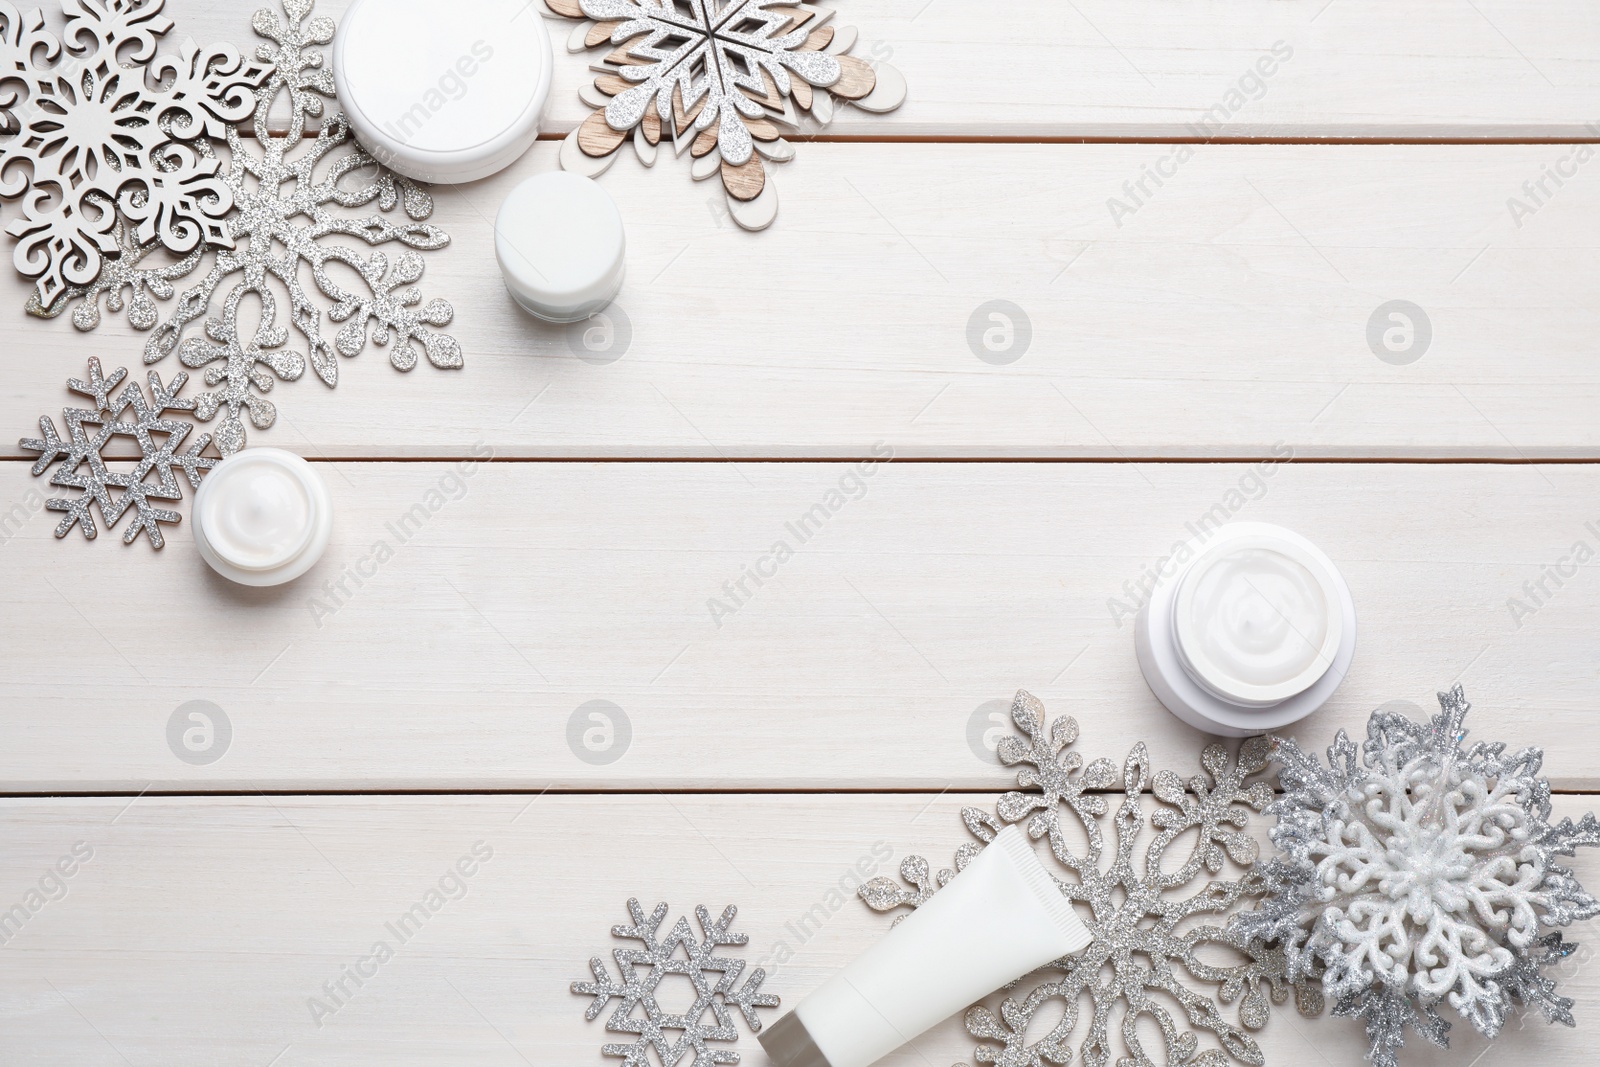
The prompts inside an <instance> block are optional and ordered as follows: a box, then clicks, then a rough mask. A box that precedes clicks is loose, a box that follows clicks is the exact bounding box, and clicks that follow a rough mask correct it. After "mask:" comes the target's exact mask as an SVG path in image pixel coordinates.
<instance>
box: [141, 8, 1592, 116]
mask: <svg viewBox="0 0 1600 1067" xmlns="http://www.w3.org/2000/svg"><path fill="white" fill-rule="evenodd" d="M534 2H535V3H536V4H537V0H534ZM261 6H271V5H270V4H267V5H263V3H262V0H226V2H215V0H170V2H169V3H168V5H167V10H168V12H169V14H171V15H172V17H173V18H174V19H175V20H176V21H177V22H178V25H179V27H180V29H179V31H178V32H180V33H188V34H191V35H193V36H194V37H196V38H197V39H200V40H205V41H212V40H226V41H230V42H233V43H236V44H243V43H246V42H253V38H252V35H251V33H250V30H249V13H250V12H251V11H253V10H255V9H256V8H258V7H261ZM347 6H348V3H347V2H346V0H321V2H320V3H318V4H317V7H316V11H317V12H318V13H319V14H329V15H337V14H339V13H341V12H342V11H343V10H344V9H345V8H346V7H347ZM829 6H831V7H833V9H834V10H835V11H836V12H837V22H836V24H838V25H853V26H856V27H857V28H858V29H859V30H860V33H861V37H860V43H859V44H858V45H857V46H856V47H855V54H856V55H859V56H862V57H863V58H865V59H867V60H868V61H870V62H878V61H887V62H890V63H892V64H894V65H895V66H896V67H898V68H899V69H900V70H902V71H903V72H904V73H905V75H906V78H907V80H908V82H909V83H910V95H909V97H908V99H907V102H906V104H905V106H904V107H902V108H901V109H900V110H899V111H897V112H894V113H893V114H891V115H888V116H879V115H870V114H863V113H861V112H859V111H857V110H855V109H853V108H845V109H843V110H842V111H841V113H840V114H839V116H838V117H837V118H836V119H835V120H834V122H833V124H832V125H830V126H829V127H828V128H827V129H826V130H825V131H824V132H825V133H826V134H827V135H829V136H834V137H860V138H866V139H877V138H883V137H895V136H901V137H905V136H912V137H984V138H992V137H1002V138H1003V137H1024V138H1038V137H1185V138H1194V137H1197V136H1198V137H1202V138H1207V137H1212V136H1219V135H1221V136H1229V137H1278V138H1281V137H1311V138H1381V139H1395V138H1512V139H1519V140H1526V139H1533V138H1547V137H1566V138H1570V137H1579V138H1585V139H1592V138H1593V137H1594V136H1595V134H1594V132H1593V130H1592V129H1591V128H1590V126H1589V124H1590V123H1592V122H1594V121H1595V120H1596V119H1597V118H1600V116H1597V114H1596V112H1595V109H1594V97H1595V93H1596V91H1597V90H1600V62H1597V58H1596V57H1597V55H1600V51H1597V49H1600V15H1597V14H1596V12H1595V9H1594V7H1593V5H1592V4H1587V3H1584V2H1583V0H1474V2H1473V3H1450V2H1438V0H1416V2H1412V3H1405V4H1395V3H1389V2H1385V0H1336V2H1335V3H1332V4H1329V3H1327V2H1326V0H1303V2H1298V3H1283V2H1282V0H1203V2H1195V0H1187V2H1183V3H1176V4H1168V5H1165V6H1163V7H1162V8H1161V9H1160V11H1159V12H1155V11H1152V10H1150V9H1146V8H1142V7H1140V6H1138V5H1130V4H1126V3H1123V2H1121V0H1077V2H1074V3H1071V4H1061V3H1054V2H1052V0H1018V2H1016V3H1012V4H1009V5H1007V7H1006V8H1005V13H1004V17H984V15H985V14H987V13H986V12H978V13H975V11H974V8H973V7H972V6H971V5H968V4H959V3H952V2H949V0H840V2H839V3H837V4H833V5H829ZM572 25H574V24H573V23H569V22H565V21H556V22H552V23H550V26H551V29H552V31H553V33H554V35H555V40H554V43H555V53H556V70H555V79H554V88H553V90H552V92H551V98H550V105H549V107H548V109H547V111H546V115H547V123H546V128H547V129H548V130H549V131H552V132H556V133H565V132H566V131H567V130H569V129H571V128H572V127H574V126H575V125H577V123H579V122H580V121H582V119H583V117H584V116H585V114H587V108H586V107H585V106H584V105H583V104H582V103H581V102H580V101H579V99H578V94H577V89H578V86H579V85H581V84H582V83H583V82H584V81H585V80H592V77H593V76H592V74H589V73H588V71H587V68H588V64H589V63H590V62H591V60H592V57H590V56H587V55H569V54H568V53H567V52H566V51H565V48H564V47H563V42H564V41H565V40H566V36H567V33H568V32H569V28H570V27H571V26H572ZM1275 47H1276V49H1277V53H1278V57H1284V56H1286V57H1287V58H1285V59H1282V62H1278V60H1277V59H1275V58H1274V57H1273V51H1274V48H1275ZM1263 56H1266V57H1268V60H1269V62H1267V64H1266V65H1265V66H1264V67H1260V68H1258V67H1257V66H1256V64H1257V63H1258V62H1262V57H1263ZM1263 70H1265V71H1270V73H1269V74H1268V75H1267V76H1265V77H1261V76H1260V75H1261V73H1262V71H1263ZM470 91H471V90H470V87H469V89H468V92H469V93H470Z"/></svg>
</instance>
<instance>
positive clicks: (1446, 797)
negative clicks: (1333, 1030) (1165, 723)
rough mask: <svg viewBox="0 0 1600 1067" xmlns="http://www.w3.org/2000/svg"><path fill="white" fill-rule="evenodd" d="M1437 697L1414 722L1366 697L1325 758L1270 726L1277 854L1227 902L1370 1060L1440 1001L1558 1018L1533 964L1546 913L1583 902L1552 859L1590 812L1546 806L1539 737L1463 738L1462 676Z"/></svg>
mask: <svg viewBox="0 0 1600 1067" xmlns="http://www.w3.org/2000/svg"><path fill="white" fill-rule="evenodd" d="M1439 705H1440V709H1441V710H1440V713H1439V714H1438V715H1436V716H1434V717H1433V718H1432V719H1430V720H1429V721H1428V722H1426V723H1420V722H1414V721H1412V720H1411V719H1408V718H1406V717H1405V716H1403V715H1398V714H1395V713H1393V712H1386V711H1383V710H1379V711H1376V712H1374V713H1373V714H1372V717H1371V719H1370V720H1369V721H1368V723H1367V740H1366V743H1365V744H1363V745H1360V746H1357V745H1356V743H1355V742H1354V741H1351V740H1350V739H1349V737H1347V736H1346V735H1345V733H1344V731H1343V730H1341V731H1339V733H1338V734H1337V736H1336V737H1335V739H1334V743H1333V745H1332V746H1331V747H1330V748H1329V749H1328V766H1323V764H1322V762H1321V761H1320V760H1318V759H1317V758H1316V757H1315V756H1314V755H1312V754H1310V753H1307V752H1305V751H1304V750H1302V749H1301V748H1300V747H1299V746H1298V745H1296V744H1295V743H1294V742H1293V741H1290V740H1278V739H1275V744H1276V746H1277V747H1276V752H1275V755H1276V758H1277V759H1279V760H1281V761H1282V763H1283V769H1282V771H1281V772H1280V773H1279V778H1280V780H1281V781H1282V783H1283V788H1284V792H1283V795H1282V797H1281V798H1280V799H1278V800H1276V801H1274V802H1273V804H1272V805H1271V807H1269V808H1268V809H1267V810H1268V812H1269V813H1270V814H1274V815H1276V816H1277V817H1278V823H1277V825H1276V826H1275V827H1274V828H1273V830H1272V842H1273V844H1274V845H1276V846H1277V847H1278V848H1279V850H1281V851H1282V852H1283V853H1284V855H1283V856H1281V857H1279V858H1277V859H1274V860H1272V861H1271V862H1269V863H1266V864H1264V865H1263V870H1264V874H1265V878H1266V880H1267V883H1268V885H1269V886H1270V888H1271V891H1272V895H1271V896H1270V897H1269V898H1267V899H1266V900H1265V901H1263V902H1262V903H1261V904H1260V905H1259V906H1258V907H1257V909H1256V910H1255V911H1252V912H1247V913H1244V914H1241V915H1239V916H1237V917H1236V918H1235V920H1234V929H1235V931H1236V932H1238V933H1239V934H1240V935H1241V936H1243V937H1247V938H1252V939H1262V940H1267V941H1271V942H1275V943H1277V944H1279V945H1281V946H1282V949H1283V951H1284V953H1285V956H1286V958H1287V962H1288V973H1289V975H1290V977H1291V978H1293V979H1305V978H1320V979H1321V983H1322V987H1323V989H1324V990H1325V991H1326V993H1327V995H1328V996H1329V998H1330V999H1331V1000H1332V1001H1333V1003H1334V1014H1336V1015H1346V1016H1354V1017H1357V1018H1360V1019H1362V1020H1363V1021H1364V1022H1365V1023H1366V1028H1367V1036H1368V1038H1369V1040H1370V1043H1371V1048H1370V1050H1369V1052H1368V1058H1369V1059H1371V1060H1372V1061H1373V1063H1374V1064H1377V1065H1378V1067H1395V1064H1396V1063H1397V1062H1398V1060H1397V1054H1398V1052H1399V1050H1400V1048H1401V1046H1402V1045H1403V1044H1404V1039H1405V1030H1406V1028H1407V1027H1408V1026H1409V1027H1411V1028H1413V1029H1415V1030H1416V1031H1417V1032H1418V1033H1420V1034H1421V1035H1422V1036H1423V1037H1424V1038H1425V1039H1427V1040H1428V1041H1431V1042H1433V1043H1434V1044H1436V1045H1440V1046H1443V1045H1445V1044H1446V1039H1447V1034H1448V1031H1449V1029H1450V1024H1449V1023H1448V1022H1447V1021H1445V1020H1444V1019H1443V1018H1441V1017H1440V1015H1439V1012H1438V1007H1439V1005H1441V1004H1444V1003H1448V1004H1449V1005H1450V1006H1451V1007H1452V1008H1454V1009H1455V1010H1456V1011H1457V1012H1459V1013H1460V1014H1461V1015H1462V1017H1463V1018H1465V1019H1466V1020H1467V1021H1468V1022H1470V1023H1471V1024H1472V1025H1473V1026H1474V1027H1475V1028H1476V1029H1477V1030H1478V1031H1479V1032H1481V1033H1482V1034H1484V1035H1485V1036H1487V1037H1494V1036H1495V1035H1497V1034H1498V1033H1499V1032H1500V1030H1501V1027H1502V1026H1503V1025H1504V1024H1505V1021H1506V1016H1507V1014H1508V1013H1510V1012H1511V1011H1513V1010H1514V1009H1515V1008H1516V1007H1517V1006H1518V1005H1526V1006H1529V1007H1536V1008H1538V1009H1539V1011H1540V1012H1542V1013H1543V1014H1544V1016H1545V1017H1546V1018H1547V1019H1549V1020H1550V1021H1552V1022H1563V1023H1566V1024H1567V1025H1569V1026H1570V1025H1572V1024H1573V1019H1572V1012H1571V1007H1572V1001H1571V1000H1568V999H1567V998H1565V997H1562V996H1559V995H1558V994H1557V993H1556V990H1555V981H1554V979H1553V978H1550V977H1547V976H1546V975H1545V974H1544V971H1545V970H1546V969H1547V968H1549V967H1550V966H1551V965H1552V964H1554V963H1556V962H1557V961H1559V960H1561V959H1563V958H1564V957H1566V956H1568V955H1569V954H1571V953H1572V951H1573V950H1574V949H1575V948H1576V947H1577V946H1576V945H1574V944H1573V943H1571V942H1567V941H1563V939H1562V935H1561V934H1560V933H1559V932H1553V931H1549V930H1548V929H1547V928H1549V927H1559V926H1566V925H1568V924H1569V923H1572V922H1573V921H1575V920H1578V919H1587V918H1590V917H1592V916H1594V915H1596V914H1600V902H1597V901H1596V900H1595V898H1594V897H1593V896H1591V895H1590V894H1588V893H1587V892H1585V891H1584V889H1583V887H1582V886H1581V885H1579V884H1578V882H1577V880H1576V879H1575V878H1574V877H1573V875H1572V872H1571V871H1570V870H1568V869H1567V868H1565V867H1562V866H1560V865H1559V864H1557V863H1556V857H1557V856H1570V855H1572V854H1573V852H1574V850H1575V849H1576V848H1578V847H1579V846H1582V845H1597V844H1600V823H1597V822H1596V821H1595V817H1594V815H1593V813H1590V814H1587V815H1585V816H1584V817H1583V819H1582V821H1581V822H1578V823H1574V822H1573V821H1572V820H1571V819H1562V820H1561V821H1560V822H1559V823H1556V824H1551V822H1550V813H1551V809H1550V783H1549V782H1548V781H1547V780H1546V779H1544V778H1541V777H1540V776H1539V773H1538V772H1539V767H1540V765H1541V763H1542V762H1543V754H1542V753H1541V752H1540V751H1539V750H1538V749H1535V748H1524V749H1521V750H1519V751H1516V752H1513V753H1510V754H1507V752H1506V746H1505V745H1504V744H1501V743H1490V742H1483V741H1480V742H1477V743H1475V744H1473V745H1472V746H1471V747H1470V748H1467V749H1465V750H1463V749H1462V747H1461V742H1462V741H1463V740H1464V739H1465V738H1466V735H1467V732H1466V730H1465V729H1464V728H1463V726H1462V722H1463V720H1464V719H1465V718H1466V715H1467V711H1468V709H1469V707H1470V705H1469V704H1468V703H1467V700H1466V697H1465V695H1464V694H1463V692H1462V690H1461V687H1460V686H1457V687H1456V688H1455V689H1452V690H1451V691H1449V692H1448V693H1440V694H1439Z"/></svg>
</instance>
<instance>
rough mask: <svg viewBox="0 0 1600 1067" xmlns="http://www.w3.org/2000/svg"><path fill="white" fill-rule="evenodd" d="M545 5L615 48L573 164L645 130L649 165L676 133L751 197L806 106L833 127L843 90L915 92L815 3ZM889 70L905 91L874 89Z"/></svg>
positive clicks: (845, 95) (743, 0) (712, 0)
mask: <svg viewBox="0 0 1600 1067" xmlns="http://www.w3.org/2000/svg"><path fill="white" fill-rule="evenodd" d="M546 2H547V4H548V6H549V7H550V8H551V10H552V11H554V12H556V13H557V14H560V15H563V16H566V17H569V18H582V19H591V20H593V22H591V23H588V24H587V26H588V28H587V30H586V31H584V32H583V33H581V34H579V35H578V36H577V37H574V38H573V40H574V42H577V41H578V40H580V39H581V41H582V44H583V46H586V47H589V48H595V47H601V46H611V50H610V51H609V52H607V53H606V55H605V56H603V57H602V58H601V59H600V60H599V62H598V63H597V64H596V65H595V70H597V71H598V72H599V76H598V77H597V78H596V79H595V82H594V92H595V93H598V94H599V95H598V96H595V95H593V94H591V93H590V92H589V90H588V89H585V90H584V99H585V100H586V101H588V102H590V103H591V104H595V105H597V106H598V109H597V110H596V111H595V112H594V113H593V114H591V115H590V116H589V117H588V118H587V119H585V120H584V122H583V124H582V125H581V126H580V127H579V128H578V129H577V130H575V131H573V133H572V135H571V138H572V140H573V142H574V143H575V145H576V147H577V150H578V151H579V152H581V153H582V156H574V155H570V154H568V153H567V152H564V153H563V155H562V160H563V166H568V167H569V169H583V170H588V171H591V172H594V171H598V170H601V169H604V166H605V165H606V164H594V165H590V164H583V163H582V157H583V156H588V157H591V158H592V159H595V160H601V159H606V158H607V157H609V156H610V155H611V154H612V153H613V152H615V151H616V150H617V149H618V148H619V147H620V146H621V145H622V143H623V141H625V140H627V139H628V135H629V132H630V131H636V132H635V145H636V147H639V148H640V153H641V158H643V159H645V161H646V165H649V164H650V163H653V162H654V159H655V145H657V144H658V143H659V142H660V141H661V139H662V136H663V134H665V136H666V137H667V139H668V140H670V141H671V142H672V143H673V144H675V145H677V146H678V149H679V151H682V150H683V149H684V148H688V149H689V150H690V152H691V154H692V155H693V156H694V157H695V158H696V159H707V161H708V162H710V163H712V164H714V165H715V171H713V169H710V168H708V169H705V170H698V169H697V170H696V177H709V176H710V174H712V173H713V172H717V173H720V174H721V177H722V184H723V187H724V188H725V189H726V191H727V194H728V196H729V197H731V198H733V199H734V200H737V201H741V202H743V201H751V200H754V199H756V198H757V197H758V196H760V195H761V193H762V191H763V189H765V188H766V171H765V168H764V166H763V164H762V162H761V158H760V156H758V154H757V153H760V155H764V156H766V157H767V158H768V159H769V160H772V161H774V162H781V161H783V160H786V159H789V158H791V157H792V155H793V149H792V147H791V146H789V145H788V144H786V143H785V142H784V141H783V140H782V137H781V130H780V127H788V128H791V129H793V128H797V127H799V125H800V123H801V116H802V115H803V114H806V113H809V114H810V115H811V116H812V117H813V118H815V119H816V120H817V121H818V122H819V123H821V124H824V125H825V124H826V123H827V122H828V121H830V120H831V118H832V115H833V109H834V103H833V101H834V99H835V98H838V99H841V100H848V101H853V102H858V103H859V105H860V106H861V107H863V108H867V109H870V110H875V111H887V110H892V109H893V108H895V107H898V106H899V105H900V102H901V101H902V100H903V99H904V92H903V86H904V80H903V79H902V78H901V77H900V75H899V74H898V72H891V71H890V70H889V68H885V67H882V65H881V64H880V65H879V69H875V68H874V67H873V66H870V65H868V64H867V63H865V62H864V61H862V60H860V59H858V58H856V57H855V56H851V55H847V54H844V53H846V52H848V50H849V48H850V46H851V45H852V44H853V43H854V42H855V39H856V32H855V30H853V29H848V28H847V29H846V30H844V31H839V32H836V28H835V27H834V26H832V25H830V24H829V22H830V20H831V19H832V18H833V12H831V11H829V10H827V9H825V8H820V7H816V6H814V5H811V4H807V3H803V2H794V0H546ZM574 46H575V47H576V45H574ZM880 70H881V71H882V72H883V73H884V74H885V75H886V76H887V77H889V78H891V79H892V81H893V83H894V84H895V85H897V86H899V87H900V88H899V89H898V90H895V91H890V92H886V93H880V94H877V95H876V96H874V95H873V90H874V89H875V88H876V87H877V85H878V84H879V76H880ZM607 97H609V100H606V99H605V98H607ZM869 98H870V99H869ZM602 103H603V106H599V105H602ZM646 146H648V147H646ZM708 157H709V158H708ZM574 165H576V167H574ZM736 217H741V216H736ZM762 217H763V218H768V216H765V215H763V216H762ZM768 221H770V218H768ZM744 224H745V223H744V222H743V221H741V225H744ZM763 225H764V223H763ZM755 228H759V227H755Z"/></svg>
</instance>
